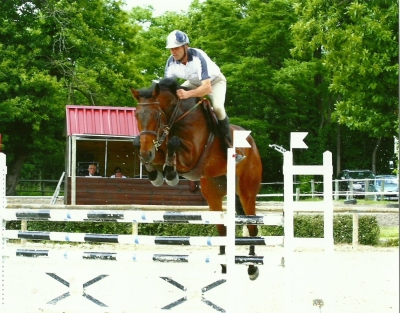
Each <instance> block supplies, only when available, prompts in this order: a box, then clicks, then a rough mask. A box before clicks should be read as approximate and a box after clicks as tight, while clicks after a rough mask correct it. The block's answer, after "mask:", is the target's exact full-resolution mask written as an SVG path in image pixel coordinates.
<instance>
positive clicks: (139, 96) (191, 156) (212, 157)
mask: <svg viewBox="0 0 400 313" xmlns="http://www.w3.org/2000/svg"><path fill="white" fill-rule="evenodd" d="M180 88H184V87H181V86H179V84H178V83H177V81H176V80H175V79H171V78H164V79H162V80H160V81H159V82H158V83H156V84H153V85H152V86H151V87H150V88H147V89H139V90H135V89H133V88H131V92H132V95H133V96H134V98H135V99H136V100H137V101H138V104H137V107H136V113H135V116H136V119H137V122H138V128H139V131H140V137H139V136H138V137H137V138H140V143H139V142H138V141H137V142H136V143H135V142H134V144H135V145H136V146H138V147H139V146H140V156H139V157H140V160H141V162H142V163H143V164H144V166H145V167H146V170H147V172H148V177H149V179H150V180H151V182H152V183H153V185H155V186H160V185H162V184H163V183H164V181H165V182H166V183H167V184H169V185H172V186H174V185H176V184H177V183H178V181H179V176H182V177H184V178H186V179H189V180H192V181H200V189H201V192H202V194H203V196H204V198H205V199H206V201H207V203H208V206H209V209H210V211H222V203H223V198H224V196H225V195H226V194H227V181H226V173H227V149H226V143H225V142H224V140H225V139H224V137H223V136H220V135H219V134H218V132H217V127H216V122H217V119H216V117H215V114H214V113H213V111H212V108H211V105H210V103H209V101H208V100H205V99H201V98H189V99H185V100H180V99H179V98H178V97H177V95H176V91H177V89H180ZM230 129H231V136H232V132H233V130H243V128H241V127H239V126H235V125H230ZM232 138H233V136H232ZM247 141H248V143H249V144H250V146H251V147H250V148H243V149H241V150H242V151H241V153H242V154H244V155H245V158H244V159H243V160H242V161H240V162H239V163H237V165H236V190H235V193H236V199H235V200H236V213H237V214H238V215H255V212H256V196H257V193H258V192H259V190H260V186H261V175H262V164H261V158H260V154H259V152H258V149H257V146H256V143H255V141H254V139H253V137H251V136H248V137H247ZM247 228H248V232H249V235H250V236H257V233H258V229H257V225H247ZM217 230H218V233H219V235H220V236H226V227H225V226H224V225H217ZM220 254H225V246H220ZM249 255H255V249H254V246H250V248H249ZM221 266H222V273H226V265H224V264H221ZM248 274H249V278H250V279H251V280H255V279H256V278H257V277H258V275H259V271H258V268H257V266H255V265H249V267H248Z"/></svg>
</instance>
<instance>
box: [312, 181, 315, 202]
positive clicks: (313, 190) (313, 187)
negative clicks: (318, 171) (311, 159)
mask: <svg viewBox="0 0 400 313" xmlns="http://www.w3.org/2000/svg"><path fill="white" fill-rule="evenodd" d="M314 192H315V185H314V179H311V199H314Z"/></svg>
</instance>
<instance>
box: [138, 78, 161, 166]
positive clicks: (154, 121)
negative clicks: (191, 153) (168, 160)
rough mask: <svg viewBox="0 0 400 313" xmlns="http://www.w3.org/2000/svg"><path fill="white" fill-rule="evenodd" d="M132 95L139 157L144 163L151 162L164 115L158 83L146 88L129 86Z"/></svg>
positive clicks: (156, 147)
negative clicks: (136, 102)
mask: <svg viewBox="0 0 400 313" xmlns="http://www.w3.org/2000/svg"><path fill="white" fill-rule="evenodd" d="M131 92H132V95H133V97H134V98H135V99H136V100H137V101H138V105H137V107H136V112H135V117H136V119H137V122H138V128H139V134H140V158H141V161H142V162H143V163H144V164H150V163H152V162H153V160H154V157H155V155H156V151H157V149H158V140H159V138H160V135H161V133H162V131H163V128H164V123H165V116H164V113H163V112H162V110H161V108H160V103H159V101H158V96H159V93H160V88H159V86H158V84H154V85H152V86H151V87H150V88H148V89H139V90H136V89H133V88H131Z"/></svg>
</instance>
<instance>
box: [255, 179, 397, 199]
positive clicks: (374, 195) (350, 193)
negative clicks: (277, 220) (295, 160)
mask: <svg viewBox="0 0 400 313" xmlns="http://www.w3.org/2000/svg"><path fill="white" fill-rule="evenodd" d="M375 180H381V179H341V180H338V179H335V180H333V181H332V184H334V190H333V195H332V196H333V198H334V200H339V198H340V197H346V198H347V199H353V198H354V196H365V197H367V198H370V199H371V200H377V199H378V198H379V197H381V196H392V197H393V200H398V199H399V194H398V192H387V191H386V192H385V191H383V188H384V185H383V184H382V186H381V190H380V191H363V192H358V191H356V192H355V191H354V190H353V182H354V181H357V182H359V181H363V182H364V185H366V184H367V185H372V184H371V182H373V181H375ZM339 182H349V183H350V184H349V185H350V190H347V191H342V190H339ZM279 184H281V185H282V188H283V182H282V183H280V182H275V183H262V185H263V186H266V185H279ZM305 184H307V186H306V187H304V185H305ZM318 184H323V182H316V181H314V180H310V181H309V182H295V183H294V184H293V185H299V186H300V185H303V186H302V187H303V188H304V189H309V190H310V192H309V193H300V191H301V189H302V188H300V187H297V188H296V190H295V192H294V194H293V196H294V197H296V201H299V200H300V198H301V197H308V198H309V197H311V198H316V197H322V195H323V192H318V191H315V190H316V188H315V187H316V185H318ZM257 197H259V198H263V197H283V190H282V193H265V194H258V195H257Z"/></svg>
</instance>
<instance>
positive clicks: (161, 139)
mask: <svg viewBox="0 0 400 313" xmlns="http://www.w3.org/2000/svg"><path fill="white" fill-rule="evenodd" d="M204 100H205V99H201V100H200V101H199V102H197V103H196V104H195V105H194V106H193V107H191V108H190V109H189V110H188V111H186V112H185V113H184V114H182V115H181V116H180V117H179V118H177V117H178V112H179V107H180V105H181V103H182V100H181V99H178V101H177V103H176V105H175V108H174V111H173V112H172V115H171V118H170V120H169V122H168V125H167V124H166V123H162V121H161V116H164V120H166V119H167V117H166V115H165V113H164V111H163V110H161V108H160V107H158V111H159V113H160V114H159V115H158V120H157V126H156V131H154V130H143V131H141V132H140V133H139V135H140V136H141V135H154V136H156V139H154V140H153V144H154V148H155V149H156V151H158V148H159V147H160V146H161V145H162V143H163V142H164V140H165V138H167V136H168V134H169V131H170V130H171V127H172V125H173V124H174V123H176V122H178V121H180V120H181V119H183V118H184V117H185V116H186V115H188V114H189V113H190V112H191V111H193V110H194V109H195V108H196V107H198V106H199V104H200V103H202V102H203V101H204ZM149 104H158V105H160V102H158V101H156V102H139V103H138V104H137V105H138V106H146V105H149ZM161 125H164V126H163V127H162V126H161ZM161 128H162V134H161V136H160V132H161Z"/></svg>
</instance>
